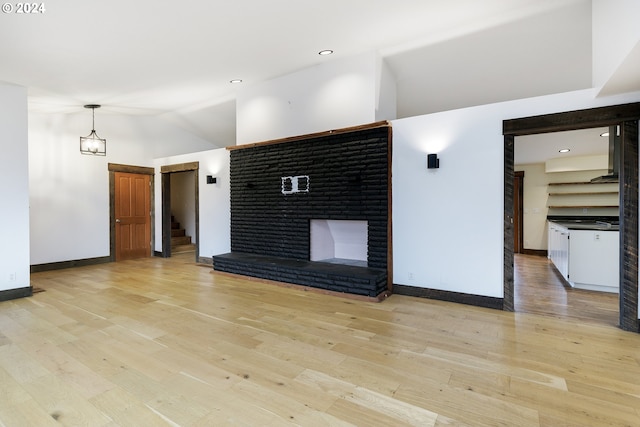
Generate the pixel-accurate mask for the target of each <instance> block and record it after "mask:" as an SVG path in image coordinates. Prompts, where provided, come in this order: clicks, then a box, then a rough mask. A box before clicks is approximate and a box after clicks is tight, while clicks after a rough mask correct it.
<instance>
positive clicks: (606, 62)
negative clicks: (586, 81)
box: [592, 0, 640, 88]
mask: <svg viewBox="0 0 640 427" xmlns="http://www.w3.org/2000/svg"><path fill="white" fill-rule="evenodd" d="M592 7H593V9H592V10H593V13H592V25H593V27H592V28H593V29H592V31H593V46H592V47H593V87H596V88H599V87H602V86H604V85H605V84H606V83H607V81H608V80H609V78H611V76H612V75H613V74H614V72H615V71H616V69H617V68H618V67H619V66H620V65H621V64H622V63H623V62H624V60H625V59H626V58H627V56H628V55H629V54H630V53H631V52H632V50H633V49H634V47H637V45H638V43H639V42H640V24H639V23H638V17H639V16H640V1H638V0H593V6H592Z"/></svg>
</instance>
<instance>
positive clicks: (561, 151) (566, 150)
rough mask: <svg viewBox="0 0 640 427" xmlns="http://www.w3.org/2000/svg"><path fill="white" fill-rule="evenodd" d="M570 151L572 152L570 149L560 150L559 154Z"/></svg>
mask: <svg viewBox="0 0 640 427" xmlns="http://www.w3.org/2000/svg"><path fill="white" fill-rule="evenodd" d="M569 151H571V150H569V149H568V148H563V149H561V150H558V153H568V152H569Z"/></svg>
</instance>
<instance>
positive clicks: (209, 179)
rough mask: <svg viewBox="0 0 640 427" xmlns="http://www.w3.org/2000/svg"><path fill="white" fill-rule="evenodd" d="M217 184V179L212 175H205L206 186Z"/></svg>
mask: <svg viewBox="0 0 640 427" xmlns="http://www.w3.org/2000/svg"><path fill="white" fill-rule="evenodd" d="M216 182H218V178H216V177H215V176H212V175H207V184H215V183H216Z"/></svg>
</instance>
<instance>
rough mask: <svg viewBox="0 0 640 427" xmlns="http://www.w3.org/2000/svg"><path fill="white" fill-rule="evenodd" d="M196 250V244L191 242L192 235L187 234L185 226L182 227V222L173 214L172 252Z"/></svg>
mask: <svg viewBox="0 0 640 427" xmlns="http://www.w3.org/2000/svg"><path fill="white" fill-rule="evenodd" d="M195 250H196V245H195V244H193V243H191V236H187V235H185V230H184V228H180V223H179V222H177V221H176V219H175V217H174V216H173V215H171V253H172V254H177V253H180V252H192V251H195Z"/></svg>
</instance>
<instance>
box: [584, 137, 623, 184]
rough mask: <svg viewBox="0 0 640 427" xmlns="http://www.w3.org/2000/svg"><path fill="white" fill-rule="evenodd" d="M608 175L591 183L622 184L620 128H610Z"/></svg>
mask: <svg viewBox="0 0 640 427" xmlns="http://www.w3.org/2000/svg"><path fill="white" fill-rule="evenodd" d="M608 169H609V170H608V172H607V174H606V175H602V176H598V177H596V178H593V179H592V180H591V182H601V183H607V182H620V178H619V175H618V171H619V170H620V135H619V131H618V126H609V165H608Z"/></svg>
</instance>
